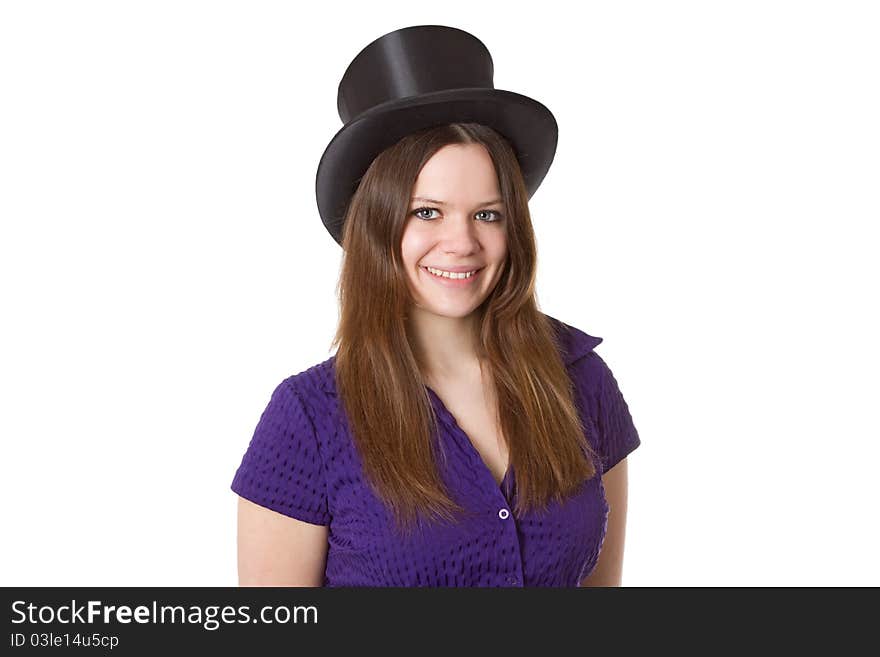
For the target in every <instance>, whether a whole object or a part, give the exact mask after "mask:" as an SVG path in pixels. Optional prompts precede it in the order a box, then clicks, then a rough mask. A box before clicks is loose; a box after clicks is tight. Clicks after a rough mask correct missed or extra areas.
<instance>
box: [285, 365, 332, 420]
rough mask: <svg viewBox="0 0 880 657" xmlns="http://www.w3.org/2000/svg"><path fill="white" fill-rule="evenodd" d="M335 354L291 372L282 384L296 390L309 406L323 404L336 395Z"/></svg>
mask: <svg viewBox="0 0 880 657" xmlns="http://www.w3.org/2000/svg"><path fill="white" fill-rule="evenodd" d="M335 361H336V356H335V354H334V355H333V356H331V357H330V358H328V359H326V360H323V361H321V362H320V363H316V364H314V365H311V366H310V367H307V368H305V369H303V370H301V371H299V372H297V373H296V374H291V375H290V376H288V377H287V378H286V379H284V380H283V381H282V382H281V384H280V385H282V386H285V387H287V388H289V389H291V390H292V391H294V392H295V393H296V394H297V396H298V397H300V398H301V399H302V400H303V402H305V403H308V405H309V406H316V405H317V406H319V407H320V406H321V405H324V404H326V403H327V402H328V400H329V398H332V397H336V380H335V371H334V363H335Z"/></svg>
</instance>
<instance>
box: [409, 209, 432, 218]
mask: <svg viewBox="0 0 880 657" xmlns="http://www.w3.org/2000/svg"><path fill="white" fill-rule="evenodd" d="M422 212H436V210H435V209H434V208H419V209H418V210H413V214H414V215H415V216H417V217H418V218H419V219H432V218H433V217H425V216H423V215H422V214H420V213H422Z"/></svg>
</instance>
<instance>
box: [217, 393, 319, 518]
mask: <svg viewBox="0 0 880 657" xmlns="http://www.w3.org/2000/svg"><path fill="white" fill-rule="evenodd" d="M231 488H232V490H233V491H234V492H236V493H238V494H239V495H240V496H241V497H243V498H245V499H247V500H250V501H251V502H254V503H256V504H259V505H260V506H263V507H266V508H268V509H271V510H273V511H277V512H278V513H282V514H284V515H286V516H290V517H291V518H296V519H297V520H303V521H305V522H309V523H312V524H315V525H327V524H329V523H330V513H329V509H328V505H327V485H326V480H325V472H324V465H323V462H322V458H321V453H320V449H319V447H318V441H317V436H316V435H315V428H314V425H313V423H312V422H311V420H310V418H309V417H308V415H307V414H306V411H305V408H304V407H303V403H302V400H301V399H300V397H299V395H298V394H297V392H296V390H295V389H294V386H293V384H292V383H291V382H290V380H285V381H283V382H282V383H281V384H280V385H278V387H277V388H275V391H274V392H273V393H272V397H271V399H270V401H269V404H268V406H266V409H265V410H264V411H263V414H262V415H261V416H260V420H259V422H258V424H257V427H256V429H255V431H254V435H253V438H251V441H250V444H249V445H248V448H247V451H246V452H245V454H244V457H243V458H242V461H241V465H240V466H239V467H238V470H237V471H236V473H235V477H234V478H233V480H232V485H231Z"/></svg>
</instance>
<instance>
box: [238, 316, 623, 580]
mask: <svg viewBox="0 0 880 657" xmlns="http://www.w3.org/2000/svg"><path fill="white" fill-rule="evenodd" d="M548 318H549V319H550V321H551V323H552V324H553V326H554V328H555V329H556V330H557V335H558V336H559V344H560V348H561V353H562V356H563V360H564V362H565V364H566V367H567V368H568V371H569V373H570V375H571V377H572V380H573V382H574V384H575V390H576V402H577V404H578V410H579V412H580V414H581V419H582V425H583V426H584V429H585V430H586V431H587V435H588V436H590V437H591V439H592V441H593V446H594V448H595V449H596V451H597V452H598V453H599V455H600V457H601V462H600V463H599V464H598V466H599V469H600V471H601V472H602V473H603V474H604V473H605V472H607V471H608V470H610V469H611V468H612V467H613V466H614V465H616V464H617V463H619V462H620V460H621V459H623V458H624V457H625V456H627V455H628V454H629V453H630V452H632V451H633V450H634V449H636V448H637V447H638V446H639V444H640V439H639V435H638V432H637V430H636V428H635V426H634V424H633V420H632V417H631V416H630V412H629V409H628V407H627V404H626V401H625V400H624V398H623V395H622V394H621V392H620V389H619V387H618V384H617V381H616V379H615V378H614V376H613V374H612V373H611V370H610V369H609V367H608V365H607V364H606V363H605V361H604V360H602V358H601V357H599V355H598V354H597V353H596V352H595V351H593V348H594V347H595V346H597V345H598V344H599V343H600V342H602V338H596V337H593V336H590V335H587V334H586V333H584V332H583V331H580V330H579V329H576V328H574V327H571V326H569V325H567V324H564V323H562V322H560V321H559V320H556V319H554V318H552V317H549V316H548ZM334 360H335V357H331V358H329V359H328V360H326V361H324V362H323V363H319V364H318V365H314V366H313V367H310V368H309V369H307V370H305V371H303V372H300V373H299V374H296V375H294V376H291V377H289V378H287V379H285V380H284V381H282V382H281V383H280V384H279V385H278V386H277V387H276V388H275V390H274V392H273V393H272V396H271V399H270V401H269V404H268V406H267V407H266V409H265V410H264V411H263V414H262V415H261V417H260V420H259V422H258V424H257V427H256V430H255V431H254V435H253V438H252V439H251V441H250V445H249V446H248V448H247V451H246V452H245V454H244V457H243V459H242V461H241V465H240V466H239V467H238V470H237V471H236V473H235V477H234V478H233V481H232V485H231V488H232V490H233V491H234V492H236V493H237V494H238V495H240V496H242V497H244V498H246V499H248V500H250V501H252V502H255V503H256V504H259V505H261V506H264V507H266V508H268V509H272V510H273V511H277V512H278V513H281V514H284V515H286V516H289V517H292V518H296V519H298V520H303V521H305V522H309V523H312V524H317V525H326V526H328V527H329V530H328V551H327V561H326V567H325V572H324V582H323V584H324V586H405V587H411V586H431V587H437V586H459V587H470V586H485V587H497V586H543V587H576V586H578V585H579V583H580V581H581V580H583V579H584V577H586V576H587V575H588V574H589V573H590V572H591V571H592V569H593V568H594V566H595V565H596V562H597V560H598V557H599V553H600V551H601V549H602V542H603V540H604V538H605V532H606V529H607V521H608V511H609V507H608V504H607V501H606V498H605V490H604V487H603V486H602V480H601V478H600V477H593V478H592V479H591V480H589V481H586V482H584V485H583V486H582V487H581V489H580V490H579V491H577V492H576V493H575V494H574V495H572V496H570V497H569V498H568V499H566V500H565V501H564V502H562V503H559V502H551V504H550V505H549V506H548V507H547V508H546V509H544V510H541V511H532V512H529V513H527V514H525V515H523V516H517V515H516V514H515V512H514V503H515V500H516V473H515V471H514V468H513V467H511V468H510V469H509V470H508V472H507V474H506V475H505V477H504V480H503V481H502V482H501V485H500V486H499V485H498V484H497V483H496V482H495V479H494V477H493V475H492V473H491V471H490V470H489V469H488V467H486V465H485V463H483V461H482V458H481V457H480V455H479V452H477V450H476V448H475V447H474V446H473V444H472V443H471V441H470V439H469V438H468V437H467V435H466V434H465V433H464V432H463V431H462V429H461V428H460V427H459V426H458V423H457V422H456V420H455V418H454V417H453V415H452V414H451V413H450V412H449V410H448V409H447V408H446V407H445V406H444V405H443V402H442V401H441V400H440V398H439V397H438V396H437V395H436V393H434V391H433V390H431V389H430V388H427V390H428V393H429V397H430V399H431V402H432V404H434V408H435V410H436V411H437V417H438V421H439V422H438V424H439V432H438V435H437V436H435V438H437V439H438V440H440V441H441V444H442V447H443V450H444V452H445V453H446V456H447V458H446V459H445V461H444V460H443V459H441V460H440V462H439V464H438V467H440V469H441V475H442V477H443V479H444V481H445V483H446V484H447V486H448V488H449V490H450V492H451V494H452V495H453V497H454V499H455V500H456V501H457V502H458V503H459V504H461V505H462V506H464V507H465V508H466V509H467V510H469V511H472V512H473V513H471V514H468V515H467V517H466V518H464V519H462V521H461V522H459V523H456V524H449V523H445V522H436V523H430V524H421V525H420V526H419V528H418V530H417V531H416V532H414V533H413V534H412V535H410V536H407V537H405V538H404V537H401V536H400V535H399V534H398V533H397V532H396V531H395V527H394V522H393V516H392V515H391V512H390V511H389V510H387V509H386V508H385V506H384V505H383V504H382V503H381V502H380V500H379V499H378V498H377V497H376V495H375V494H374V493H373V492H372V490H371V489H370V487H369V486H368V485H367V484H366V483H365V479H364V476H363V471H362V462H361V459H360V456H359V454H358V453H357V450H356V449H355V447H354V442H353V441H352V438H351V434H350V432H349V428H348V422H347V419H346V418H345V416H344V412H343V411H342V410H341V402H340V400H339V398H338V396H337V394H336V389H335V383H334V370H333V365H334Z"/></svg>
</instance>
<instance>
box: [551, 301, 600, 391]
mask: <svg viewBox="0 0 880 657" xmlns="http://www.w3.org/2000/svg"><path fill="white" fill-rule="evenodd" d="M546 317H547V319H548V320H549V322H550V324H551V325H552V326H553V328H554V330H555V332H556V340H557V346H558V348H559V352H560V355H561V356H562V360H563V363H564V364H565V366H566V368H567V369H568V371H569V374H570V375H571V377H572V380H573V381H574V382H575V384H576V386H577V388H578V389H579V390H580V391H581V392H582V393H585V394H596V393H598V392H599V391H600V390H601V388H602V387H603V385H604V384H605V382H606V379H607V378H608V376H609V375H610V374H611V371H610V368H609V367H608V365H607V363H606V362H605V361H604V360H603V359H602V357H601V356H600V355H599V354H598V353H597V352H596V351H595V348H596V347H598V346H599V344H601V343H602V341H603V338H600V337H597V336H594V335H590V334H589V333H587V332H586V331H584V330H582V329H580V328H578V327H576V326H573V325H571V324H567V323H565V322H563V321H561V320H559V319H556V318H555V317H551V316H550V315H546Z"/></svg>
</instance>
